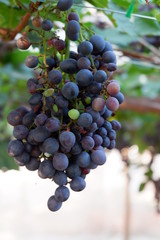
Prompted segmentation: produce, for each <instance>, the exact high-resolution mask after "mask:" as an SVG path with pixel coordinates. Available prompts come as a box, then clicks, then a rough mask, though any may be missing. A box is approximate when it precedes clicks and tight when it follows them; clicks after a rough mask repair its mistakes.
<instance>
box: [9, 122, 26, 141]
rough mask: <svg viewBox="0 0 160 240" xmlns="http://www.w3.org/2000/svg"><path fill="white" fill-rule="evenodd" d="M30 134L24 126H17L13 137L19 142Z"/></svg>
mask: <svg viewBox="0 0 160 240" xmlns="http://www.w3.org/2000/svg"><path fill="white" fill-rule="evenodd" d="M28 133H29V130H28V128H27V127H26V126H24V125H17V126H15V127H14V130H13V136H14V137H15V138H16V139H18V140H22V139H25V138H26V137H27V136H28Z"/></svg>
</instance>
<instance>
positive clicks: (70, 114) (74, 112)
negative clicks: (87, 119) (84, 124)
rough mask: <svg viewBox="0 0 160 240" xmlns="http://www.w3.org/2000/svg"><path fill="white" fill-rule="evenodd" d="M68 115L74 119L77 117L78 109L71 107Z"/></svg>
mask: <svg viewBox="0 0 160 240" xmlns="http://www.w3.org/2000/svg"><path fill="white" fill-rule="evenodd" d="M68 116H69V117H70V118H71V119H72V120H76V119H77V118H79V111H78V110H76V109H71V110H70V111H69V112H68Z"/></svg>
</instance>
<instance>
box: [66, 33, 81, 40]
mask: <svg viewBox="0 0 160 240" xmlns="http://www.w3.org/2000/svg"><path fill="white" fill-rule="evenodd" d="M66 35H67V37H68V38H69V40H71V41H77V40H78V39H79V32H78V33H71V32H69V31H66Z"/></svg>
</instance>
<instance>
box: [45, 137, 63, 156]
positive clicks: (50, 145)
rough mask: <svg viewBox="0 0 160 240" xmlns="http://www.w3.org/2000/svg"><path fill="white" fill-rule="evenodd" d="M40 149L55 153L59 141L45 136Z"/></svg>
mask: <svg viewBox="0 0 160 240" xmlns="http://www.w3.org/2000/svg"><path fill="white" fill-rule="evenodd" d="M42 149H43V152H44V153H49V154H55V153H56V152H57V151H58V149H59V143H58V141H57V140H56V139H55V138H47V139H46V140H45V141H44V142H43V144H42Z"/></svg>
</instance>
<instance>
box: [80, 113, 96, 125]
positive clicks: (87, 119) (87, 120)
mask: <svg viewBox="0 0 160 240" xmlns="http://www.w3.org/2000/svg"><path fill="white" fill-rule="evenodd" d="M92 122H93V118H92V116H91V114H89V113H82V114H80V116H79V118H78V120H77V124H78V125H79V126H80V127H89V126H90V125H91V124H92Z"/></svg>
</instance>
